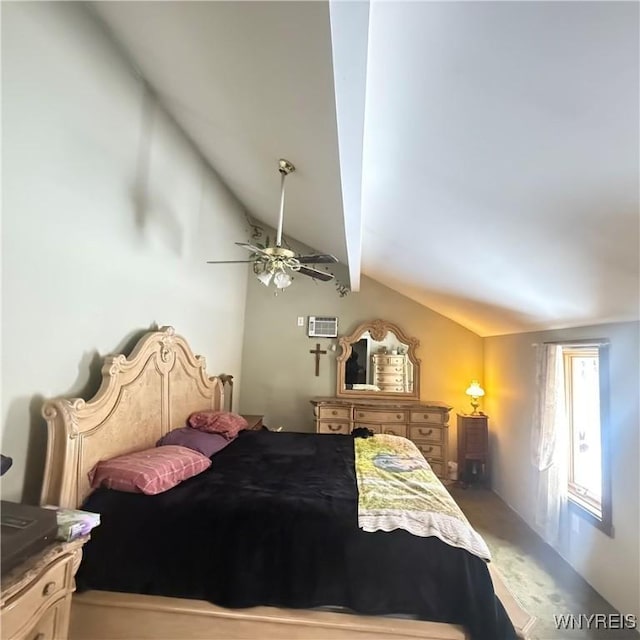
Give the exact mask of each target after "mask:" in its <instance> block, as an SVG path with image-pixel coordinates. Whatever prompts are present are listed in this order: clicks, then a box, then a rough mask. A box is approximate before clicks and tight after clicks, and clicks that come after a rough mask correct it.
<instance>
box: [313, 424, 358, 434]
mask: <svg viewBox="0 0 640 640" xmlns="http://www.w3.org/2000/svg"><path fill="white" fill-rule="evenodd" d="M318 433H344V434H347V435H348V434H349V433H351V430H350V429H349V423H348V422H339V421H329V420H322V421H321V422H320V423H319V424H318Z"/></svg>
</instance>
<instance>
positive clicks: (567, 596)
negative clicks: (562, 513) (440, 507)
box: [447, 485, 640, 640]
mask: <svg viewBox="0 0 640 640" xmlns="http://www.w3.org/2000/svg"><path fill="white" fill-rule="evenodd" d="M447 489H448V490H449V491H450V493H451V495H452V496H453V497H454V499H455V500H456V502H457V503H458V504H459V505H460V508H461V509H462V510H463V511H464V513H465V515H466V516H467V518H468V519H469V521H470V522H471V524H472V525H473V527H474V528H475V529H476V530H477V531H478V533H480V534H481V535H482V536H483V537H484V539H485V541H486V542H487V544H488V546H489V549H490V550H491V553H492V556H493V562H495V565H496V567H497V568H498V570H499V571H500V573H501V574H502V576H503V577H504V581H505V582H506V583H507V585H508V586H509V589H510V590H511V592H512V593H513V595H514V596H515V597H516V598H517V599H518V601H519V602H520V603H521V604H522V606H523V608H524V609H525V610H526V611H527V612H528V613H530V614H531V615H533V616H535V617H536V618H537V621H536V624H535V626H534V627H533V630H532V632H531V634H530V638H531V640H564V639H566V640H574V639H575V640H578V639H580V640H582V639H587V638H588V639H594V638H595V639H600V638H607V639H608V640H613V639H615V640H627V639H629V640H638V639H639V638H640V634H639V633H638V632H637V631H630V630H628V629H608V630H604V629H590V630H589V629H586V628H584V629H562V630H558V629H556V625H555V623H554V617H553V616H554V614H555V615H556V616H557V615H561V614H574V615H578V614H592V613H604V614H615V613H617V612H616V610H615V609H614V608H613V607H612V606H611V605H610V604H609V603H608V602H607V601H606V600H604V599H603V598H602V597H601V596H600V595H599V594H598V593H597V592H596V591H595V590H594V589H593V588H592V587H591V586H590V585H589V584H588V583H587V582H586V581H585V580H584V579H583V578H582V577H581V576H580V575H578V573H576V571H574V570H573V569H572V568H571V566H569V564H568V563H567V562H566V561H565V560H563V559H562V558H561V557H560V556H559V555H558V554H557V553H556V552H555V551H554V550H553V549H552V548H551V547H549V546H548V545H547V544H545V543H544V542H543V541H542V539H541V538H540V537H539V536H538V535H537V534H536V533H535V532H534V531H533V530H532V529H531V528H530V527H529V526H528V525H527V524H525V522H524V521H523V520H522V519H521V518H520V517H519V516H518V515H517V514H516V513H515V512H514V511H512V510H511V509H510V508H509V507H508V506H507V505H506V504H505V503H504V502H503V501H502V500H501V499H500V498H499V497H498V496H497V495H495V494H494V493H492V492H491V491H488V490H486V489H481V488H475V487H473V488H468V489H462V488H460V487H458V486H456V485H450V486H448V487H447ZM623 613H627V612H623Z"/></svg>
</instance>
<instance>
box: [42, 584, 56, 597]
mask: <svg viewBox="0 0 640 640" xmlns="http://www.w3.org/2000/svg"><path fill="white" fill-rule="evenodd" d="M55 590H56V583H55V582H47V584H45V585H44V589H43V590H42V595H43V596H50V595H51V594H52V593H53V592H54V591H55Z"/></svg>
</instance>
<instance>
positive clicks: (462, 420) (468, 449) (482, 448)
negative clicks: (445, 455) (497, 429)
mask: <svg viewBox="0 0 640 640" xmlns="http://www.w3.org/2000/svg"><path fill="white" fill-rule="evenodd" d="M457 424H458V479H459V480H460V482H461V483H462V484H463V485H465V486H466V485H470V484H483V485H485V486H489V484H490V474H489V417H488V416H486V415H484V414H481V413H478V414H460V413H459V414H458V423H457Z"/></svg>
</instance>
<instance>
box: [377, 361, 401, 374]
mask: <svg viewBox="0 0 640 640" xmlns="http://www.w3.org/2000/svg"><path fill="white" fill-rule="evenodd" d="M376 373H378V374H380V375H382V374H390V375H391V374H393V373H399V374H401V375H404V366H402V365H393V364H378V365H376Z"/></svg>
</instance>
